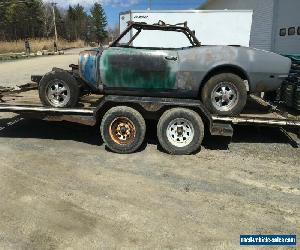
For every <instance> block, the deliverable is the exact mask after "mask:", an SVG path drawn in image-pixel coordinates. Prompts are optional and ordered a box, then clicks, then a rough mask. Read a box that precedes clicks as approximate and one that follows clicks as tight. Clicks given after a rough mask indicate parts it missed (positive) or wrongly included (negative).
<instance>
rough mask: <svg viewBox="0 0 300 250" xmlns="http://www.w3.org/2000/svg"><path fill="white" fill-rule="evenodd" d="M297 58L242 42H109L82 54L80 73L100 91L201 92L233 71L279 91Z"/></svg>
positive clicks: (252, 86)
mask: <svg viewBox="0 0 300 250" xmlns="http://www.w3.org/2000/svg"><path fill="white" fill-rule="evenodd" d="M290 67H291V60H290V59H288V58H286V57H283V56H280V55H278V54H275V53H272V52H267V51H262V50H257V49H252V48H247V47H238V46H200V47H190V48H183V49H155V48H153V49H152V48H130V47H129V48H124V47H109V48H105V49H94V50H87V51H83V52H81V53H80V58H79V74H80V76H81V78H82V79H83V80H84V81H85V82H86V83H87V85H89V86H90V88H91V89H92V90H94V91H97V92H104V93H111V92H114V93H118V94H119V93H124V94H128V95H131V94H134V95H138V94H139V93H140V95H149V96H152V95H156V96H162V95H163V96H174V97H175V96H176V97H178V96H179V97H183V98H185V97H197V96H199V91H200V89H201V87H202V86H203V84H204V83H205V82H206V80H208V79H209V77H210V76H212V75H214V74H216V73H219V72H232V73H235V74H238V75H239V76H241V77H242V79H244V80H245V84H246V85H247V89H248V91H249V92H250V93H253V92H266V91H273V90H276V89H278V88H279V87H280V85H281V83H282V81H283V79H284V78H285V77H287V76H288V73H289V71H290Z"/></svg>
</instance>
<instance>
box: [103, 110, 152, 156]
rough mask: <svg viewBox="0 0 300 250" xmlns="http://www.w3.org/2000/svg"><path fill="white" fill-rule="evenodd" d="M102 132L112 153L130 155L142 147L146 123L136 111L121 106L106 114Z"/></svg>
mask: <svg viewBox="0 0 300 250" xmlns="http://www.w3.org/2000/svg"><path fill="white" fill-rule="evenodd" d="M100 130H101V135H102V139H103V141H104V143H105V145H106V146H107V147H108V148H109V149H110V150H111V151H113V152H116V153H120V154H129V153H133V152H135V151H136V150H138V149H139V148H140V146H141V145H142V143H143V141H144V138H145V133H146V123H145V120H144V118H143V117H142V115H141V114H140V113H139V112H138V111H136V110H135V109H133V108H130V107H126V106H119V107H114V108H111V109H110V110H108V111H107V112H106V114H105V115H104V117H103V119H102V122H101V127H100Z"/></svg>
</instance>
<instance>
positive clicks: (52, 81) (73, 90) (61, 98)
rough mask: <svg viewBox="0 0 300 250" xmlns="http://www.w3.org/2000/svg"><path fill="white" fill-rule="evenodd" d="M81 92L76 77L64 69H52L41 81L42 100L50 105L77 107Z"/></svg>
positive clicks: (44, 103) (46, 104)
mask: <svg viewBox="0 0 300 250" xmlns="http://www.w3.org/2000/svg"><path fill="white" fill-rule="evenodd" d="M79 92H80V90H79V86H78V83H77V81H76V79H75V78H74V77H73V76H72V75H70V74H69V73H67V72H64V71H51V72H49V73H48V74H46V75H45V76H44V77H43V78H42V80H41V81H40V83H39V96H40V100H41V102H42V104H43V105H44V106H48V107H49V106H50V107H55V108H71V107H75V106H76V105H77V103H78V100H79Z"/></svg>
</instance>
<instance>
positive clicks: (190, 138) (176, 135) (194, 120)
mask: <svg viewBox="0 0 300 250" xmlns="http://www.w3.org/2000/svg"><path fill="white" fill-rule="evenodd" d="M157 137H158V140H159V142H160V145H161V146H162V148H163V149H164V150H166V151H167V152H168V153H169V154H174V155H188V154H192V153H194V152H195V151H197V150H198V149H199V148H200V146H201V143H202V141H203V137H204V124H203V122H202V119H201V117H200V116H199V115H198V114H197V113H196V112H195V111H192V110H189V109H185V108H173V109H170V110H168V111H166V112H165V113H164V114H163V115H162V116H161V118H160V119H159V122H158V125H157Z"/></svg>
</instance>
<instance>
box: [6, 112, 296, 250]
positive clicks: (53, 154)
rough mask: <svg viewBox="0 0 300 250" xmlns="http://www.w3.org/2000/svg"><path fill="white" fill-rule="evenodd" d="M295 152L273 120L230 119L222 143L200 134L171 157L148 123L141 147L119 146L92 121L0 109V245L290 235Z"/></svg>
mask: <svg viewBox="0 0 300 250" xmlns="http://www.w3.org/2000/svg"><path fill="white" fill-rule="evenodd" d="M299 160H300V154H299V149H295V148H293V147H291V145H290V144H289V141H288V140H287V139H286V137H285V136H284V135H283V134H282V133H281V132H280V130H278V129H266V128H261V129H259V128H253V127H252V128H251V127H236V128H235V135H234V138H233V141H232V142H231V144H229V146H228V145H227V143H226V142H225V141H224V140H223V139H222V138H217V137H215V138H213V137H206V139H205V143H204V147H203V148H202V150H201V151H200V152H199V153H197V154H196V155H191V156H170V155H167V154H165V153H163V152H161V151H160V150H159V149H158V148H157V139H156V138H155V124H150V126H149V129H148V134H147V144H146V145H145V147H144V148H143V149H142V150H141V151H140V152H137V153H134V154H131V155H118V154H114V153H111V152H108V151H107V150H106V149H105V147H104V146H103V145H102V143H101V141H100V140H99V134H98V128H90V127H86V126H82V125H74V124H70V123H51V122H44V121H34V120H20V118H18V117H15V116H13V115H9V116H8V115H5V116H3V115H2V117H0V197H1V198H0V248H1V249H106V248H118V249H119V248H124V249H132V248H135V249H140V248H144V249H153V248H159V249H161V248H165V249H173V248H177V249H238V248H239V235H240V234H252V233H253V234H259V233H265V234H297V235H298V237H299V232H300V210H299V207H300V184H299V183H300V174H299ZM241 249H245V248H241ZM247 249H256V248H247ZM257 249H264V248H257ZM265 249H270V248H265ZM276 249H287V248H276Z"/></svg>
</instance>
